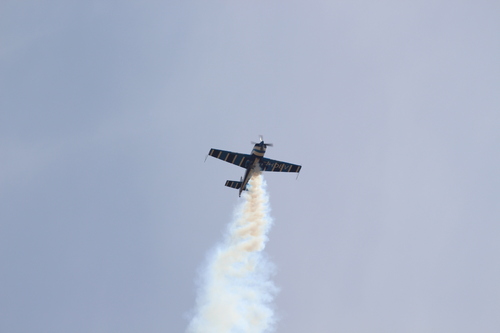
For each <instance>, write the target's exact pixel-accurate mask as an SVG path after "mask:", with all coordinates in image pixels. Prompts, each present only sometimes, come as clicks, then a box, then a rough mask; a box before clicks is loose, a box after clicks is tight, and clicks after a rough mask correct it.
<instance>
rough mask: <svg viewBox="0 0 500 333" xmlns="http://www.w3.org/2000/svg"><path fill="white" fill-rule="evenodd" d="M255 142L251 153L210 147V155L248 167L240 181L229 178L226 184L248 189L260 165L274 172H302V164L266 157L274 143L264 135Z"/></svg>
mask: <svg viewBox="0 0 500 333" xmlns="http://www.w3.org/2000/svg"><path fill="white" fill-rule="evenodd" d="M252 143H253V144H254V147H253V150H252V153H251V154H241V153H233V152H231V151H225V150H219V149H213V148H212V149H210V152H209V153H208V155H210V156H213V157H215V158H218V159H220V160H223V161H226V162H229V163H232V164H235V165H237V166H240V167H242V168H245V169H246V172H245V177H242V178H241V179H240V181H239V182H238V181H235V180H228V181H226V186H228V187H232V188H235V189H239V190H240V193H239V195H240V196H241V192H243V191H246V190H247V184H248V181H249V180H250V178H251V177H252V170H253V169H254V168H255V167H256V166H257V165H258V166H259V167H260V169H261V170H262V171H274V172H297V173H298V172H300V169H301V168H302V166H301V165H296V164H291V163H286V162H281V161H276V160H271V159H269V158H265V157H264V154H265V153H266V148H267V147H272V146H273V144H272V143H265V142H264V139H263V138H262V135H261V136H260V142H258V143H257V142H252Z"/></svg>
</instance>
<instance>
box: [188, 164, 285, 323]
mask: <svg viewBox="0 0 500 333" xmlns="http://www.w3.org/2000/svg"><path fill="white" fill-rule="evenodd" d="M265 185H266V184H265V181H264V179H263V177H262V174H261V172H260V171H255V172H254V174H253V176H252V178H251V179H250V181H249V191H248V193H244V194H243V199H244V200H243V203H242V204H241V205H240V206H239V207H238V208H237V210H236V214H235V218H234V221H233V222H231V224H230V225H229V228H228V233H227V235H226V237H225V240H224V242H223V243H222V244H220V245H219V246H218V247H217V248H216V250H215V252H214V253H213V256H212V257H211V258H210V260H209V262H208V266H207V267H206V269H205V271H204V272H203V276H202V279H203V281H202V284H201V286H200V290H199V291H198V297H197V300H196V309H195V314H194V317H193V318H192V319H191V322H190V323H189V326H188V329H187V333H243V332H245V333H263V332H271V331H272V330H273V326H274V322H275V317H274V313H273V309H272V308H271V301H272V300H273V296H274V295H275V293H276V291H277V289H276V287H275V286H274V284H273V282H272V281H271V279H270V277H271V274H272V271H273V265H272V264H271V263H270V262H269V261H268V260H267V258H266V256H265V255H264V253H263V252H262V251H263V250H264V247H265V243H266V241H267V232H268V231H269V228H270V226H271V218H270V216H269V206H268V196H267V193H266V190H265Z"/></svg>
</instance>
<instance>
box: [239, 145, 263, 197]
mask: <svg viewBox="0 0 500 333" xmlns="http://www.w3.org/2000/svg"><path fill="white" fill-rule="evenodd" d="M265 153H266V146H265V145H264V144H263V143H262V142H261V143H256V144H255V146H254V147H253V149H252V157H253V162H252V163H251V164H250V165H249V166H248V167H247V170H246V171H245V177H243V180H242V184H241V187H240V197H241V192H243V191H244V190H245V188H246V186H247V184H248V182H249V181H250V178H252V175H253V170H254V168H255V166H257V165H259V162H260V159H261V158H263V157H264V154H265Z"/></svg>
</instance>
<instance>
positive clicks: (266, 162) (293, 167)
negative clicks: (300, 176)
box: [259, 158, 302, 172]
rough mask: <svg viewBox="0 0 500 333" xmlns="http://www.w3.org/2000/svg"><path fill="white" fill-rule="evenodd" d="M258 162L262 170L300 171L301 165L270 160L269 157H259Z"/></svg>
mask: <svg viewBox="0 0 500 333" xmlns="http://www.w3.org/2000/svg"><path fill="white" fill-rule="evenodd" d="M259 164H260V168H261V170H262V171H274V172H300V169H301V168H302V166H301V165H297V164H292V163H286V162H281V161H276V160H271V159H269V158H263V159H261V160H260V162H259Z"/></svg>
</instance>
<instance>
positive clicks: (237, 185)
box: [226, 180, 248, 191]
mask: <svg viewBox="0 0 500 333" xmlns="http://www.w3.org/2000/svg"><path fill="white" fill-rule="evenodd" d="M241 184H243V182H237V181H236V180H227V181H226V186H227V187H231V188H235V189H240V188H241ZM244 190H245V191H248V189H247V186H245V189H244Z"/></svg>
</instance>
